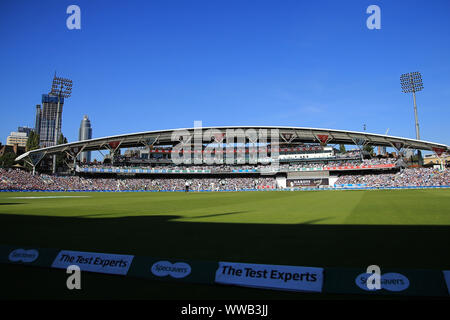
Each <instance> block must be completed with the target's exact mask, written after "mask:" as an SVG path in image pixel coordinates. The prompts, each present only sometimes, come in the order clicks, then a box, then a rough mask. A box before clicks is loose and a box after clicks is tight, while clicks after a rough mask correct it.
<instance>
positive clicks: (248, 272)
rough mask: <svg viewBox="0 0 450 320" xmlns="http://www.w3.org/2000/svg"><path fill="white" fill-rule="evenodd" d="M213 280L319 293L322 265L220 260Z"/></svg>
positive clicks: (256, 286)
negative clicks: (310, 265)
mask: <svg viewBox="0 0 450 320" xmlns="http://www.w3.org/2000/svg"><path fill="white" fill-rule="evenodd" d="M215 282H216V283H220V284H229V285H239V286H245V287H254V288H265V289H277V290H289V291H308V292H322V285H323V268H314V267H300V266H285V265H265V264H249V263H234V262H219V268H218V269H217V271H216V278H215Z"/></svg>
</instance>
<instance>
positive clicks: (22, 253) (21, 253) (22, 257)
mask: <svg viewBox="0 0 450 320" xmlns="http://www.w3.org/2000/svg"><path fill="white" fill-rule="evenodd" d="M38 257H39V251H37V250H36V249H30V250H25V249H15V250H13V251H11V253H10V254H9V256H8V259H9V261H11V262H24V263H29V262H33V261H35V260H36V259H37V258H38Z"/></svg>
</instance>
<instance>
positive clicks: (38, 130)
mask: <svg viewBox="0 0 450 320" xmlns="http://www.w3.org/2000/svg"><path fill="white" fill-rule="evenodd" d="M41 113H42V111H41V105H40V104H37V105H36V120H35V123H34V132H36V133H37V134H41Z"/></svg>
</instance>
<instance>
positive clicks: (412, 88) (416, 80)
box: [400, 72, 423, 163]
mask: <svg viewBox="0 0 450 320" xmlns="http://www.w3.org/2000/svg"><path fill="white" fill-rule="evenodd" d="M400 84H401V86H402V91H403V92H404V93H410V92H412V94H413V100H414V117H415V120H416V139H417V140H420V132H419V119H418V117H417V105H416V92H418V91H421V90H422V89H423V83H422V75H421V74H420V72H410V73H404V74H402V75H401V76H400ZM417 155H418V161H419V163H421V161H422V155H421V152H420V150H417Z"/></svg>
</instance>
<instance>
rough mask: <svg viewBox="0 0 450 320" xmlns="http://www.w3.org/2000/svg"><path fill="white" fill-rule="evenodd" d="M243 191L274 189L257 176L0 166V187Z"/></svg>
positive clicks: (269, 181) (269, 179)
mask: <svg viewBox="0 0 450 320" xmlns="http://www.w3.org/2000/svg"><path fill="white" fill-rule="evenodd" d="M186 185H189V189H190V190H194V191H198V190H213V191H220V190H236V191H237V190H244V189H260V188H264V189H266V188H270V189H274V188H276V180H275V178H272V177H258V178H241V177H236V178H194V179H189V178H172V177H171V178H170V179H161V178H158V179H147V178H87V177H80V176H49V175H45V174H41V175H39V174H36V175H34V176H33V175H32V174H31V173H28V172H26V171H22V170H19V169H15V170H12V169H9V170H7V169H0V190H59V191H69V190H116V191H123V190H170V191H174V190H184V188H185V187H186Z"/></svg>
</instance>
